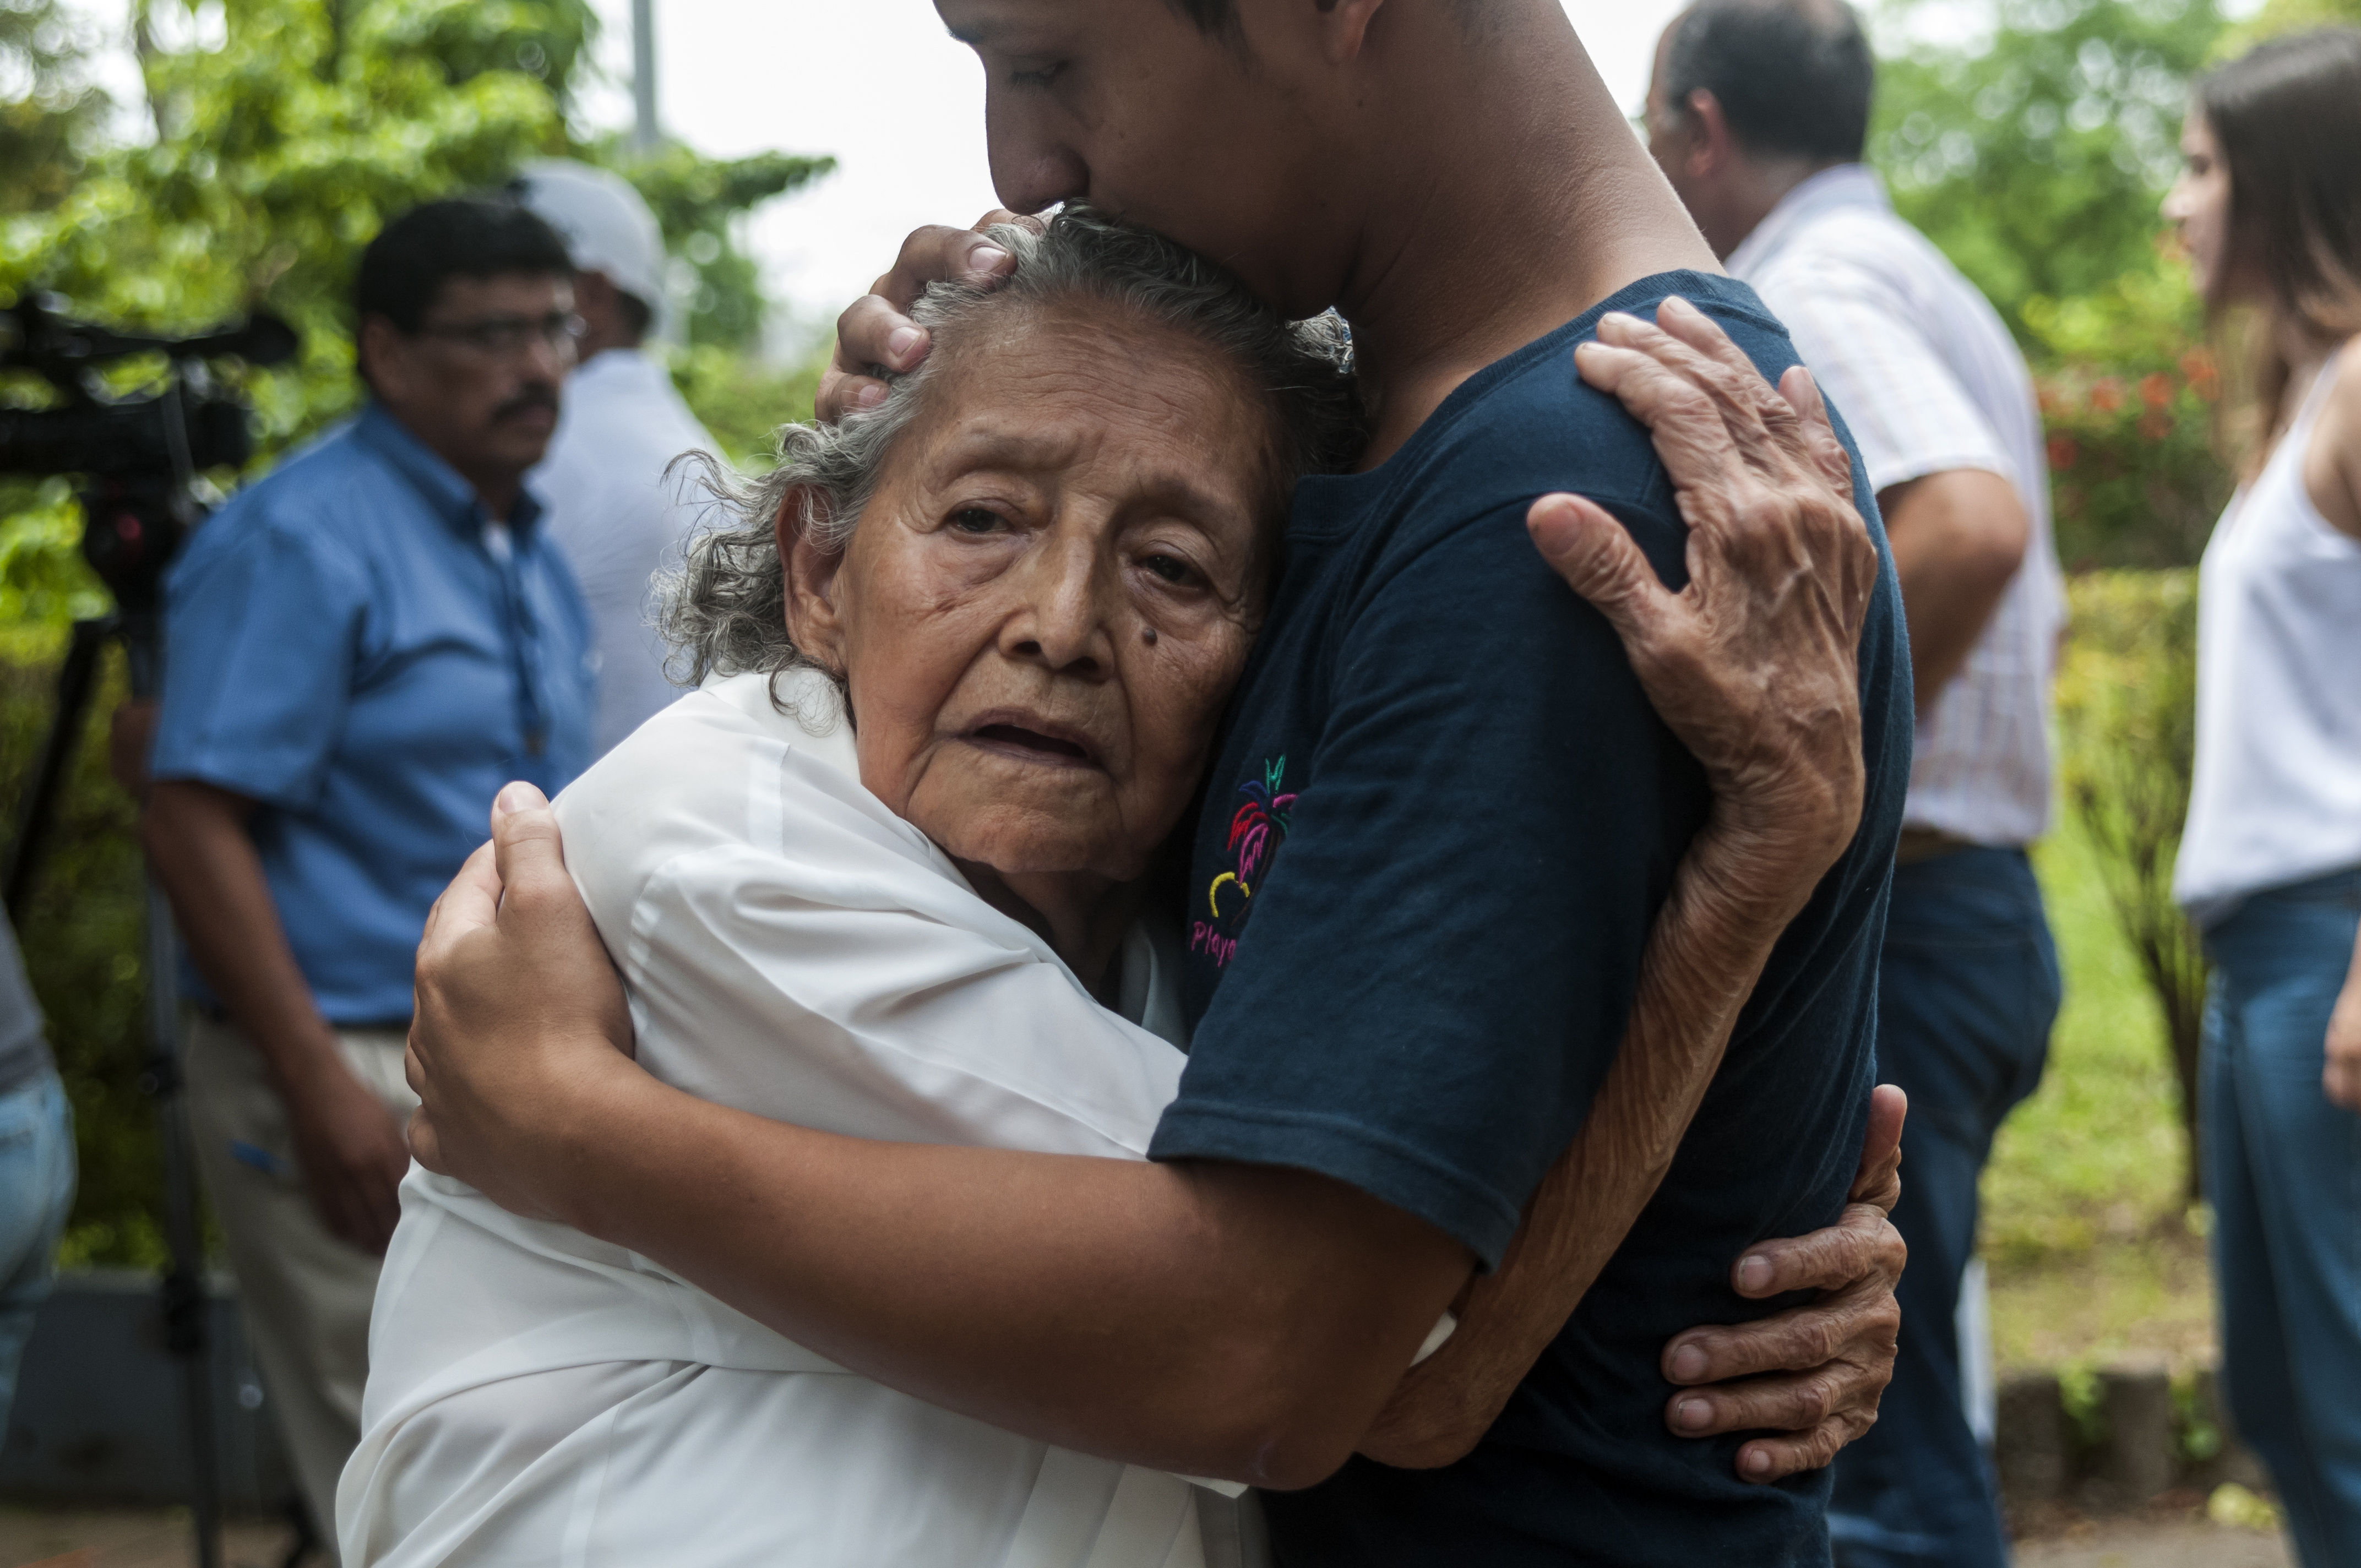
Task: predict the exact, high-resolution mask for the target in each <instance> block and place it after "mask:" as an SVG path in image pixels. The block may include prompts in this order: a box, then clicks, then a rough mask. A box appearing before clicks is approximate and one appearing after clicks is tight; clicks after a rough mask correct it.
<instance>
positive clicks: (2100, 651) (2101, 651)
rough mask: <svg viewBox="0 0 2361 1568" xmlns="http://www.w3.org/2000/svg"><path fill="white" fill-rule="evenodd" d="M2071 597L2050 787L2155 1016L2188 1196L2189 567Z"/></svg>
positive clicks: (2193, 1188)
mask: <svg viewBox="0 0 2361 1568" xmlns="http://www.w3.org/2000/svg"><path fill="white" fill-rule="evenodd" d="M2070 596H2071V604H2072V609H2073V621H2072V632H2071V641H2070V644H2069V646H2068V653H2067V658H2066V660H2065V663H2064V666H2063V668H2062V669H2061V670H2060V671H2059V681H2058V725H2059V736H2060V738H2061V740H2063V742H2064V745H2063V749H2062V750H2063V754H2062V756H2061V757H2060V759H2059V762H2060V767H2059V783H2060V784H2061V786H2062V789H2063V793H2064V795H2065V796H2066V799H2067V801H2068V803H2069V804H2070V806H2071V807H2072V809H2073V811H2074V813H2075V816H2076V817H2077V818H2078V819H2079V826H2080V827H2081V830H2082V832H2083V834H2084V835H2085V836H2086V837H2087V839H2089V841H2090V844H2091V846H2092V850H2093V851H2094V856H2095V859H2096V861H2097V864H2098V868H2099V873H2100V879H2101V881H2102V883H2103V885H2104V887H2105V889H2106V893H2107V899H2108V902H2109V904H2110V905H2112V907H2113V909H2114V916H2115V920H2116V923H2117V925H2118V926H2119V927H2121V929H2122V931H2123V934H2124V937H2125V940H2126V941H2127V942H2128V943H2129V944H2130V946H2131V948H2132V951H2133V952H2134V953H2135V954H2136V955H2137V958H2138V960H2139V965H2140V971H2141V974H2142V976H2143V978H2144V979H2145V980H2146V981H2147V987H2148V989H2149V991H2150V992H2153V994H2154V995H2155V997H2156V1000H2157V1003H2158V1006H2159V1008H2160V1009H2161V1011H2162V1018H2163V1024H2164V1043H2165V1046H2166V1047H2167V1049H2168V1051H2169V1056H2170V1059H2171V1062H2172V1067H2173V1075H2174V1078H2175V1080H2176V1081H2177V1083H2178V1085H2179V1087H2180V1119H2181V1124H2182V1127H2183V1128H2184V1130H2185V1131H2186V1133H2187V1135H2188V1148H2189V1149H2190V1151H2191V1153H2190V1157H2189V1159H2188V1161H2187V1170H2186V1173H2185V1178H2184V1189H2185V1190H2186V1192H2187V1194H2188V1196H2189V1197H2190V1198H2191V1200H2194V1199H2195V1197H2196V1196H2197V1159H2196V1153H2195V1151H2196V1148H2197V1049H2198V1034H2199V1027H2200V1024H2201V1021H2202V1017H2203V1013H2204V1003H2205V960H2204V955H2203V953H2202V951H2201V949H2200V948H2199V946H2198V942H2197V935H2196V932H2195V931H2194V929H2193V928H2192V927H2191V926H2190V923H2189V920H2188V918H2187V917H2186V916H2183V915H2182V914H2181V912H2180V907H2179V906H2178V905H2175V904H2174V903H2173V901H2172V866H2173V860H2174V857H2175V856H2176V855H2177V854H2178V853H2179V851H2180V828H2181V824H2182V822H2183V821H2184V820H2185V819H2186V818H2187V817H2188V815H2189V782H2190V773H2191V766H2192V758H2193V756H2194V752H2195V743H2196V728H2197V712H2196V709H2197V583H2196V574H2195V573H2193V572H2191V571H2186V570H2180V571H2169V572H2092V573H2088V574H2085V575H2084V576H2081V577H2078V578H2076V579H2074V581H2073V583H2072V585H2071V587H2070Z"/></svg>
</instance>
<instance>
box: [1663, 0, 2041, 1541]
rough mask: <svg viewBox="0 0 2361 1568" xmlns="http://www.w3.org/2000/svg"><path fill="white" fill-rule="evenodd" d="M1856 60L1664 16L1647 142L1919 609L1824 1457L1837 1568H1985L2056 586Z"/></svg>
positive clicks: (1974, 302) (2032, 510)
mask: <svg viewBox="0 0 2361 1568" xmlns="http://www.w3.org/2000/svg"><path fill="white" fill-rule="evenodd" d="M1874 82H1875V65H1874V62H1873V60H1872V57H1871V54H1870V49H1869V45H1868V42H1867V40H1866V39H1864V38H1863V37H1862V36H1861V27H1860V23H1859V21H1858V19H1857V18H1856V17H1855V16H1854V15H1853V14H1852V12H1851V11H1850V9H1849V8H1848V7H1847V6H1846V5H1843V4H1842V0H1700V3H1699V4H1698V5H1695V6H1694V7H1692V8H1691V9H1690V10H1688V11H1687V12H1686V13H1684V14H1683V15H1682V16H1679V17H1677V18H1675V21H1674V22H1673V24H1672V25H1671V26H1670V27H1667V28H1666V29H1665V32H1664V38H1663V40H1662V41H1661V42H1660V44H1659V45H1658V49H1657V55H1656V68H1655V78H1654V81H1653V83H1652V85H1651V87H1650V90H1649V94H1648V105H1647V127H1648V139H1649V147H1650V149H1651V150H1652V151H1653V153H1654V154H1655V158H1656V161H1657V163H1658V164H1659V165H1660V166H1661V167H1662V168H1663V169H1664V173H1665V175H1666V177H1667V178H1669V179H1670V180H1671V181H1672V183H1673V188H1674V189H1675V191H1677V192H1679V193H1680V196H1681V199H1682V201H1683V202H1684V203H1686V204H1687V206H1688V209H1689V212H1690V214H1691V215H1692V216H1693V217H1695V218H1696V219H1697V226H1698V228H1699V229H1701V230H1702V231H1703V232H1704V235H1705V237H1706V239H1707V240H1708V242H1709V243H1710V244H1711V245H1712V246H1713V248H1714V250H1715V252H1716V253H1717V254H1718V255H1719V256H1720V257H1721V258H1723V260H1724V262H1725V263H1726V264H1727V265H1728V267H1729V269H1730V273H1731V274H1732V275H1733V276H1735V277H1737V278H1739V279H1741V280H1744V281H1746V282H1747V283H1749V284H1751V285H1752V286H1753V288H1754V290H1755V291H1756V292H1757V293H1759V294H1760V295H1762V297H1763V302H1764V303H1765V304H1767V305H1769V306H1770V308H1771V310H1772V311H1773V313H1775V314H1776V315H1777V316H1778V317H1779V318H1780V319H1781V320H1782V321H1783V322H1784V323H1785V324H1786V326H1787V329H1788V332H1789V333H1790V334H1791V335H1792V336H1793V337H1794V339H1795V347H1796V349H1797V351H1798V352H1799V353H1800V354H1801V355H1802V356H1803V358H1804V362H1805V363H1806V365H1808V366H1810V367H1811V368H1812V371H1813V373H1814V374H1815V375H1816V376H1817V377H1818V378H1819V382H1820V385H1821V387H1822V388H1823V389H1824V390H1825V391H1826V393H1827V395H1828V401H1829V403H1830V405H1831V406H1832V407H1834V408H1835V409H1837V410H1838V411H1839V412H1840V413H1841V414H1842V415H1843V417H1844V418H1845V419H1847V420H1848V421H1849V422H1850V424H1851V427H1852V433H1853V435H1854V437H1855V439H1856V440H1857V441H1858V442H1859V444H1860V446H1861V458H1862V461H1863V463H1864V464H1865V465H1866V466H1867V467H1868V470H1869V477H1870V481H1871V483H1872V485H1873V486H1874V487H1875V488H1876V490H1877V500H1878V505H1879V506H1880V508H1881V509H1882V510H1883V511H1884V513H1885V523H1886V528H1887V531H1888V533H1889V535H1890V537H1891V539H1892V541H1893V549H1894V565H1895V567H1896V568H1897V569H1898V571H1899V573H1900V575H1901V578H1902V596H1903V606H1904V610H1905V616H1906V618H1907V620H1908V622H1909V630H1910V647H1911V661H1912V664H1913V668H1914V674H1915V684H1916V699H1917V732H1916V762H1915V763H1914V765H1913V767H1912V770H1911V776H1910V795H1909V799H1908V803H1907V805H1906V806H1905V811H1904V817H1903V820H1904V828H1903V837H1902V846H1901V850H1900V852H1899V854H1898V855H1897V857H1896V865H1895V870H1894V892H1893V905H1892V910H1891V913H1890V915H1889V916H1888V923H1887V927H1886V937H1885V945H1884V948H1883V955H1882V959H1881V963H1880V973H1879V987H1880V993H1879V994H1880V1000H1879V1009H1880V1011H1879V1034H1878V1069H1879V1076H1880V1077H1881V1078H1883V1079H1886V1080H1891V1081H1893V1082H1896V1083H1899V1084H1900V1085H1902V1087H1903V1088H1904V1089H1905V1090H1907V1091H1909V1094H1910V1113H1911V1114H1910V1121H1909V1124H1908V1128H1907V1131H1905V1134H1904V1135H1903V1151H1904V1159H1905V1165H1906V1166H1907V1168H1909V1171H1910V1178H1911V1179H1910V1183H1909V1191H1908V1192H1907V1193H1906V1194H1905V1196H1904V1198H1903V1201H1902V1204H1901V1206H1900V1207H1899V1208H1897V1209H1896V1210H1895V1211H1894V1224H1895V1225H1896V1226H1898V1227H1899V1228H1900V1229H1901V1231H1902V1234H1903V1237H1904V1239H1905V1240H1906V1241H1907V1242H1908V1243H1909V1245H1910V1267H1909V1270H1908V1272H1907V1273H1906V1275H1905V1277H1904V1280H1903V1283H1902V1286H1901V1288H1900V1290H1899V1291H1898V1294H1899V1295H1900V1297H1901V1299H1902V1310H1903V1331H1902V1343H1901V1355H1900V1359H1899V1361H1898V1362H1897V1364H1896V1365H1895V1369H1894V1385H1893V1387H1891V1388H1890V1389H1889V1390H1888V1391H1887V1393H1886V1396H1885V1402H1884V1407H1883V1412H1882V1414H1881V1418H1880V1420H1879V1423H1878V1425H1877V1427H1876V1428H1875V1429H1874V1431H1872V1432H1871V1434H1870V1435H1869V1436H1868V1437H1867V1438H1865V1439H1864V1440H1863V1441H1862V1442H1859V1443H1856V1444H1855V1445H1854V1446H1853V1447H1852V1448H1850V1449H1849V1450H1847V1451H1846V1452H1845V1453H1843V1454H1842V1455H1841V1456H1840V1457H1839V1462H1838V1464H1837V1484H1836V1495H1835V1498H1834V1501H1833V1503H1832V1505H1831V1507H1830V1509H1829V1519H1828V1523H1829V1532H1830V1535H1831V1537H1832V1538H1833V1540H1834V1543H1835V1547H1836V1560H1837V1562H1838V1563H1840V1564H1843V1565H1845V1568H1867V1565H1876V1568H1885V1565H1887V1564H1903V1563H1911V1564H1935V1563H1940V1564H1944V1565H1946V1568H2000V1565H2001V1564H2003V1563H2005V1562H2006V1561H2007V1548H2006V1546H2005V1544H2004V1536H2003V1533H2002V1528H2001V1521H2000V1517H1999V1512H1998V1508H1997V1506H1996V1503H1995V1498H1994V1492H1993V1485H1992V1481H1991V1475H1990V1467H1989V1464H1988V1463H1987V1462H1986V1460H1985V1458H1984V1456H1983V1454H1982V1452H1981V1449H1980V1447H1979V1445H1978V1443H1977V1442H1976V1440H1975V1437H1974V1436H1973V1434H1972V1432H1971V1428H1970V1424H1969V1420H1968V1418H1967V1416H1966V1414H1965V1412H1964V1410H1963V1408H1962V1400H1961V1377H1960V1337H1959V1334H1958V1332H1957V1330H1956V1327H1955V1324H1956V1321H1957V1309H1958V1300H1959V1295H1960V1282H1961V1278H1962V1276H1963V1274H1964V1272H1965V1270H1966V1268H1967V1266H1968V1264H1969V1262H1970V1259H1971V1255H1972V1252H1973V1249H1974V1245H1975V1229H1976V1182H1977V1178H1978V1176H1979V1175H1980V1174H1981V1172H1982V1168H1983V1163H1984V1160H1985V1157H1987V1155H1988V1154H1989V1153H1990V1151H1991V1147H1992V1140H1993V1134H1994V1133H1995V1132H1997V1131H1998V1129H1999V1127H2000V1124H2001V1121H2002V1119H2003V1118H2004V1116H2005V1115H2006V1114H2007V1113H2008V1111H2009V1109H2010V1108H2011V1107H2012V1106H2014V1105H2015V1103H2016V1102H2018V1101H2019V1100H2021V1099H2023V1098H2024V1097H2025V1096H2026V1095H2027V1094H2029V1093H2031V1092H2032V1091H2033V1089H2034V1087H2035V1085H2037V1083H2038V1082H2039V1081H2040V1077H2041V1069H2042V1065H2043V1062H2044V1060H2045V1058H2046V1057H2047V1055H2048V1042H2049V1026H2050V1024H2051V1021H2052V1020H2053V1019H2054V1017H2055V1016H2056V1014H2057V1009H2058V1001H2059V977H2058V963H2057V956H2056V952H2055V950H2054V948H2052V946H2051V943H2050V937H2049V929H2048V922H2047V920H2046V919H2045V917H2044V916H2043V913H2042V907H2041V894H2040V890H2039V888H2038V886H2037V884H2036V883H2035V882H2034V879H2033V872H2032V869H2031V866H2030V865H2029V863H2028V862H2027V861H2026V853H2025V847H2026V844H2028V843H2030V842H2031V841H2032V840H2033V839H2036V838H2037V837H2038V836H2039V835H2040V833H2041V831H2042V829H2043V828H2045V827H2046V826H2047V823H2048V811H2049V797H2050V759H2049V751H2048V739H2047V723H2048V699H2049V680H2050V674H2051V668H2052V664H2053V662H2054V658H2055V652H2056V647H2057V639H2058V631H2059V626H2060V624H2061V622H2062V619H2063V608H2064V601H2065V596H2064V591H2063V583H2062V579H2061V576H2060V574H2059V568H2058V562H2057V556H2056V551H2055V548H2054V547H2053V545H2052V544H2051V543H2050V534H2049V477H2048V466H2047V464H2046V463H2045V461H2044V454H2043V446H2042V435H2041V423H2040V418H2039V415H2038V413H2037V409H2036V405H2035V401H2034V396H2033V386H2032V379H2031V378H2030V376H2029V375H2028V374H2027V373H2026V367H2025V361H2024V359H2023V357H2022V356H2020V355H2019V354H2018V353H2017V350H2016V347H2015V344H2014V343H2013V342H2012V341H2011V339H2010V337H2009V334H2008V331H2007V329H2006V328H2005V327H2004V325H2003V324H2002V323H2001V320H2000V318H1999V316H1998V315H1997V314H1996V313H1994V312H1993V308H1992V306H1991V304H1990V303H1989V302H1986V301H1985V300H1984V298H1983V296H1982V295H1981V294H1979V293H1978V292H1977V291H1975V289H1974V287H1973V286H1972V285H1971V284H1970V283H1969V282H1968V281H1967V280H1966V279H1964V278H1962V277H1961V276H1960V273H1959V272H1958V270H1957V269H1954V268H1953V267H1952V266H1951V265H1950V263H1949V261H1947V260H1945V259H1944V258H1943V257H1942V255H1941V253H1939V252H1938V251H1937V250H1936V249H1935V247H1933V246H1932V245H1930V244H1928V243H1927V239H1926V237H1925V236H1922V235H1920V234H1919V233H1918V232H1917V231H1916V230H1915V229H1913V228H1911V227H1910V226H1909V225H1907V224H1905V223H1904V222H1903V221H1902V220H1901V219H1900V218H1898V217H1896V216H1895V215H1894V210H1893V208H1892V207H1891V206H1890V205H1889V204H1888V203H1887V202H1886V198H1885V192H1884V189H1883V186H1882V185H1881V184H1880V182H1879V181H1878V178H1877V176H1876V175H1875V174H1874V173H1872V171H1871V170H1869V169H1867V168H1866V167H1864V166H1863V165H1862V163H1861V148H1862V144H1863V142H1864V140H1865V138H1866V136H1867V132H1868V124H1869V105H1870V98H1871V94H1872V89H1873V87H1874Z"/></svg>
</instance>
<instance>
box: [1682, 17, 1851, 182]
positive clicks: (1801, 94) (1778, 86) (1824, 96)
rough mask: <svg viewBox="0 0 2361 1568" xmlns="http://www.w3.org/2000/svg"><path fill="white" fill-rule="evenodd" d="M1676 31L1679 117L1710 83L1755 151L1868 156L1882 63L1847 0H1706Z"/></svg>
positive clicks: (1736, 131)
mask: <svg viewBox="0 0 2361 1568" xmlns="http://www.w3.org/2000/svg"><path fill="white" fill-rule="evenodd" d="M1673 27H1674V28H1675V32H1674V34H1673V47H1672V50H1671V52H1670V53H1669V54H1668V55H1667V56H1666V57H1665V60H1664V101H1665V103H1666V104H1667V105H1669V106H1670V107H1671V108H1672V109H1673V110H1674V111H1675V113H1679V114H1684V115H1685V114H1686V113H1688V104H1689V94H1690V93H1695V92H1696V91H1697V89H1698V88H1700V87H1702V88H1704V89H1705V90H1706V91H1707V92H1708V93H1712V94H1713V95H1714V97H1715V98H1716V99H1717V100H1719V102H1720V104H1721V112H1722V114H1723V115H1726V116H1728V118H1729V121H1730V135H1732V136H1734V137H1737V138H1738V140H1739V142H1740V143H1741V145H1743V146H1744V147H1745V148H1747V150H1748V151H1750V152H1758V153H1786V154H1790V155H1793V156H1795V157H1798V158H1812V159H1829V160H1832V161H1836V162H1843V163H1850V162H1853V161H1856V160H1858V159H1860V157H1861V148H1862V146H1863V145H1864V144H1865V143H1866V142H1867V141H1868V140H1869V101H1870V98H1871V96H1872V93H1874V92H1875V91H1876V87H1877V61H1876V60H1874V59H1873V58H1872V56H1871V54H1870V51H1869V40H1868V38H1864V37H1862V36H1861V18H1860V17H1859V16H1855V15H1854V14H1853V9H1852V7H1851V6H1850V5H1846V4H1845V3H1844V0H1697V5H1692V6H1691V7H1689V9H1688V10H1686V11H1685V12H1683V13H1682V14H1681V15H1680V16H1678V17H1676V18H1675V19H1674V22H1673Z"/></svg>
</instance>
